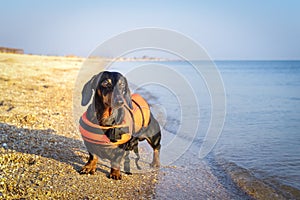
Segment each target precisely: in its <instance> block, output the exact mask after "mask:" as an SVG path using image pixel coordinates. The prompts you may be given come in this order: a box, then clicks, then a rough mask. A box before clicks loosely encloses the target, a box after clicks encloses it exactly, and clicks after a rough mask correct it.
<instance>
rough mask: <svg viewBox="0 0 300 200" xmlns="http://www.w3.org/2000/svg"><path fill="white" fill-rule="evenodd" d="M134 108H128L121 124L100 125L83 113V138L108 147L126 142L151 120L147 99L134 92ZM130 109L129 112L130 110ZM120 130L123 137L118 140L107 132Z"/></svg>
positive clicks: (81, 123) (80, 122) (80, 126)
mask: <svg viewBox="0 0 300 200" xmlns="http://www.w3.org/2000/svg"><path fill="white" fill-rule="evenodd" d="M131 100H132V107H133V108H132V109H130V110H129V109H126V110H127V112H125V117H124V121H123V123H122V124H120V125H113V126H100V125H98V124H95V123H93V122H91V121H90V120H89V119H88V117H87V113H86V112H85V113H83V115H82V116H81V118H80V121H79V131H80V133H81V136H82V138H83V140H85V141H86V142H89V143H93V144H99V145H103V146H107V147H112V146H117V145H119V144H124V143H126V142H128V141H129V140H130V138H131V137H132V135H134V134H135V133H137V132H139V131H140V130H141V129H142V128H144V127H147V126H148V124H149V122H150V108H149V105H148V103H147V102H146V100H145V99H144V98H143V97H142V96H140V95H139V94H132V95H131ZM128 111H129V112H128ZM112 130H114V131H115V130H118V131H120V132H121V133H123V134H122V135H121V138H120V139H119V140H117V141H116V142H111V141H110V139H109V138H108V137H107V135H106V134H105V133H106V131H112Z"/></svg>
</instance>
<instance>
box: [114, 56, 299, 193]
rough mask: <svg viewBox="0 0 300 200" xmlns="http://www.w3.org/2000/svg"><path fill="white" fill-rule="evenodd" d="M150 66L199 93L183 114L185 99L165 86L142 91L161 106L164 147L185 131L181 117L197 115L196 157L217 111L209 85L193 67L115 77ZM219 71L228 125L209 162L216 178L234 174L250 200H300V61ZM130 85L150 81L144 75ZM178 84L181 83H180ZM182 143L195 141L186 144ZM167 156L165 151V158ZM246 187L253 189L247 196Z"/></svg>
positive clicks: (125, 67)
mask: <svg viewBox="0 0 300 200" xmlns="http://www.w3.org/2000/svg"><path fill="white" fill-rule="evenodd" d="M151 64H152V65H153V66H157V65H159V66H167V67H168V68H170V69H172V70H175V71H176V72H177V73H179V74H181V75H182V77H183V79H185V81H188V82H189V84H190V85H191V87H192V88H193V90H192V93H190V94H184V95H187V96H188V95H191V96H194V95H196V96H197V97H196V99H197V102H198V104H197V105H190V107H189V108H182V105H181V104H180V102H179V101H180V97H176V95H177V94H176V92H174V91H173V92H172V90H169V89H168V88H167V87H166V85H164V87H162V86H161V85H159V84H154V85H151V84H146V85H143V86H142V87H140V89H142V91H141V92H142V93H144V95H147V94H148V93H149V94H150V95H149V96H148V98H150V97H155V98H150V100H149V101H150V104H152V105H153V106H154V107H155V105H159V106H158V107H157V110H156V113H155V109H154V113H155V114H157V113H158V114H159V113H161V112H162V113H163V114H165V116H164V117H162V118H161V121H163V122H160V123H161V126H162V128H163V130H164V131H163V134H165V136H164V135H163V141H162V143H163V146H164V145H165V146H166V145H168V142H169V141H170V140H172V139H174V138H175V137H176V135H180V134H178V132H177V130H179V129H180V126H181V125H182V123H184V122H182V119H183V118H182V117H184V116H181V115H182V114H183V113H184V112H180V110H182V109H190V110H191V111H195V112H194V114H193V115H194V119H196V120H198V121H199V127H198V128H197V134H196V136H195V137H194V138H193V139H192V140H193V141H192V145H191V147H190V149H189V150H188V151H191V152H196V154H197V152H198V151H199V148H200V147H201V145H202V143H203V141H204V138H205V134H207V129H208V127H209V124H210V119H211V108H212V104H211V99H210V98H211V95H210V93H209V91H208V89H207V85H206V84H207V83H206V82H205V80H204V79H203V77H201V76H199V74H197V73H198V72H196V71H195V69H194V67H193V66H191V63H188V62H182V61H178V62H175V61H172V62H139V63H137V62H118V63H114V65H112V66H111V67H110V69H112V70H118V71H121V72H123V73H125V74H126V73H129V74H130V72H132V70H133V71H134V70H135V68H136V67H139V66H141V65H147V67H148V68H151ZM214 64H215V66H216V67H217V70H218V71H219V73H220V75H221V78H222V80H223V86H224V89H225V92H226V93H225V94H226V108H225V109H226V117H225V123H224V127H223V130H222V132H221V135H220V137H219V139H218V141H217V144H216V145H215V147H214V149H213V151H212V152H211V153H210V154H209V155H208V157H207V158H208V159H207V161H208V163H209V164H210V165H214V166H218V167H217V168H216V170H220V171H223V172H224V173H227V174H228V175H229V176H230V177H231V178H232V179H233V180H234V181H235V182H236V184H237V185H238V186H240V187H242V188H243V189H245V188H246V189H245V190H246V191H247V192H248V193H249V191H252V192H250V193H255V192H256V193H270V194H264V195H265V197H266V196H270V197H271V196H274V194H271V193H278V194H279V195H281V196H283V197H285V198H294V199H297V198H300V61H216V62H214ZM200 66H201V65H200ZM203 67H205V64H203ZM139 73H141V72H139ZM159 73H161V72H160V71H159V70H153V71H152V72H151V70H150V72H147V75H146V76H147V77H148V78H149V77H150V78H151V77H152V78H153V79H155V78H157V76H162V77H164V76H165V79H172V77H170V74H169V73H161V74H159ZM131 78H133V79H136V80H137V79H139V78H141V79H143V75H141V77H131ZM173 79H174V78H173ZM129 81H130V80H129ZM173 81H174V82H177V83H178V81H179V80H176V79H175V80H173ZM132 84H134V80H133V83H132ZM167 84H171V85H172V83H167ZM174 84H175V83H174ZM170 87H171V88H172V87H173V86H170ZM177 87H180V86H177ZM178 95H179V96H180V95H181V94H178ZM192 113H193V112H192ZM192 118H193V117H192ZM167 132H168V133H169V134H166V133H167ZM170 133H171V134H170ZM172 134H173V135H172ZM182 140H191V138H184V137H182ZM168 153H169V152H168V151H162V154H164V155H168ZM188 155H190V154H189V153H188V154H184V156H188ZM196 157H197V156H196ZM187 160H188V159H186V160H185V161H184V162H181V163H180V164H181V165H183V164H186V165H190V164H191V163H193V164H195V163H197V159H195V158H193V160H192V161H191V160H189V161H187ZM247 187H251V188H250V189H249V190H247ZM261 187H263V188H270V189H261ZM254 196H260V194H256V195H254ZM275 197H276V196H275Z"/></svg>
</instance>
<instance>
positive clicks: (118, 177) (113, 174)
mask: <svg viewBox="0 0 300 200" xmlns="http://www.w3.org/2000/svg"><path fill="white" fill-rule="evenodd" d="M109 178H111V179H114V180H121V179H122V175H121V172H120V170H117V169H113V168H111V171H110V174H109Z"/></svg>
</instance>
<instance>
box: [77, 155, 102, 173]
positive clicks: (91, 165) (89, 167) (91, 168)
mask: <svg viewBox="0 0 300 200" xmlns="http://www.w3.org/2000/svg"><path fill="white" fill-rule="evenodd" d="M89 155H90V157H89V160H88V162H87V163H86V164H85V165H84V166H83V167H82V169H81V170H80V171H79V173H80V174H95V172H96V169H97V162H98V157H97V156H96V155H95V154H91V153H89Z"/></svg>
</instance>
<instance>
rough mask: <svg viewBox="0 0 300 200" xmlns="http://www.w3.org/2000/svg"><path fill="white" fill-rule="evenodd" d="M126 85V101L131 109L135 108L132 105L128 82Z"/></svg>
mask: <svg viewBox="0 0 300 200" xmlns="http://www.w3.org/2000/svg"><path fill="white" fill-rule="evenodd" d="M126 85H127V86H126V93H125V95H124V98H125V101H126V103H127V105H128V107H129V108H130V109H133V107H132V100H131V94H130V90H129V87H128V84H126Z"/></svg>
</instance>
